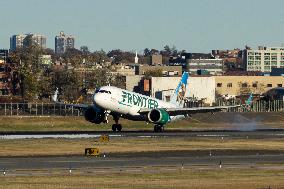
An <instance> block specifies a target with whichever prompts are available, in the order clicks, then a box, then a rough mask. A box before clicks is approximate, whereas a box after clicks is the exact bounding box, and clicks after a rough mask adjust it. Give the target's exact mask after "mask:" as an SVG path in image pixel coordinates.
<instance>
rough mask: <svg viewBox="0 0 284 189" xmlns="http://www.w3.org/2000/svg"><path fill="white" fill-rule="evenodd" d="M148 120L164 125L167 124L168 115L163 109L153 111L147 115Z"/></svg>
mask: <svg viewBox="0 0 284 189" xmlns="http://www.w3.org/2000/svg"><path fill="white" fill-rule="evenodd" d="M148 120H149V121H150V122H152V123H156V124H161V125H164V124H166V123H168V122H169V120H170V115H169V114H168V112H167V111H166V110H164V109H153V110H151V111H150V112H149V113H148Z"/></svg>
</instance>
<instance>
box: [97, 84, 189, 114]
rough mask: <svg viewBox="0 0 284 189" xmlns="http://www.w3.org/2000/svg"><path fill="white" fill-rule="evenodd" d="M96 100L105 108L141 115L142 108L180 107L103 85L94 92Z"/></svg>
mask: <svg viewBox="0 0 284 189" xmlns="http://www.w3.org/2000/svg"><path fill="white" fill-rule="evenodd" d="M94 102H95V104H96V105H98V106H99V107H101V108H102V109H104V110H109V111H111V112H116V113H119V114H124V115H131V116H139V115H140V114H139V110H141V109H158V108H177V107H178V106H177V105H175V104H172V103H169V102H165V101H162V100H158V99H156V98H151V97H149V96H145V95H141V94H139V93H134V92H131V91H127V90H123V89H120V88H117V87H112V86H104V87H101V88H100V89H99V91H98V92H96V93H95V94H94ZM178 117H180V116H178ZM183 117H184V116H183ZM174 118H177V116H175V117H172V119H174Z"/></svg>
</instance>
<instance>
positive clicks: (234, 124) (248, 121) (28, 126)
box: [0, 112, 284, 131]
mask: <svg viewBox="0 0 284 189" xmlns="http://www.w3.org/2000/svg"><path fill="white" fill-rule="evenodd" d="M244 115H245V116H244ZM120 123H121V124H122V125H123V130H125V131H127V130H153V124H146V123H145V122H133V121H129V120H125V119H121V120H120ZM111 124H113V121H112V119H111V117H110V123H109V124H100V125H96V124H92V123H89V122H87V121H86V120H85V119H84V117H17V116H14V117H5V116H0V131H87V130H88V131H102V130H103V131H107V130H111ZM259 128H260V129H263V128H284V113H282V112H280V113H273V112H272V113H267V112H263V113H248V114H235V113H229V114H224V113H219V114H216V115H211V114H200V115H196V116H194V117H192V118H191V119H188V120H181V121H177V122H173V123H169V124H167V125H166V129H167V130H177V129H179V130H202V129H241V130H250V129H259Z"/></svg>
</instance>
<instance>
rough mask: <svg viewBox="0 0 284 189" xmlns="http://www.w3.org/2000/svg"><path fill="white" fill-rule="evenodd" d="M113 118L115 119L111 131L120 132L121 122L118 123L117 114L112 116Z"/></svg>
mask: <svg viewBox="0 0 284 189" xmlns="http://www.w3.org/2000/svg"><path fill="white" fill-rule="evenodd" d="M113 120H114V121H115V124H113V125H112V131H113V132H116V131H118V132H121V130H122V126H121V124H118V120H119V116H113Z"/></svg>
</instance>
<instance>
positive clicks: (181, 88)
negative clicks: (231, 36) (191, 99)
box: [171, 72, 189, 107]
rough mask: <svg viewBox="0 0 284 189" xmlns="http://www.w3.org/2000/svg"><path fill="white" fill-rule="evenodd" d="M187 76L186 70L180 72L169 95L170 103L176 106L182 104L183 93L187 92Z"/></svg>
mask: <svg viewBox="0 0 284 189" xmlns="http://www.w3.org/2000/svg"><path fill="white" fill-rule="evenodd" d="M188 77H189V74H188V72H184V73H183V74H182V77H181V80H180V82H179V84H178V86H177V88H176V89H175V91H174V93H173V94H172V96H171V103H173V104H176V105H177V106H180V107H181V106H183V103H184V99H185V95H186V93H187V79H188Z"/></svg>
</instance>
